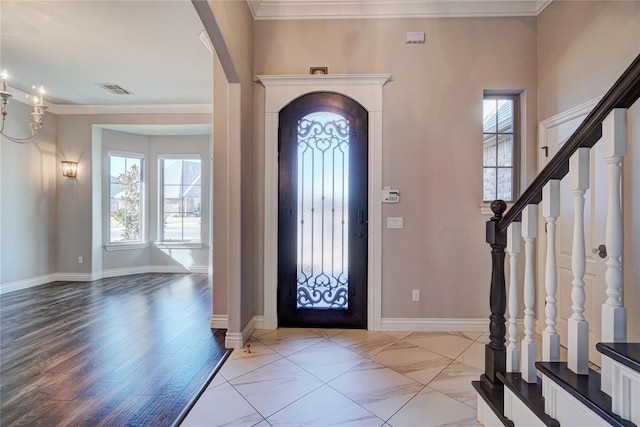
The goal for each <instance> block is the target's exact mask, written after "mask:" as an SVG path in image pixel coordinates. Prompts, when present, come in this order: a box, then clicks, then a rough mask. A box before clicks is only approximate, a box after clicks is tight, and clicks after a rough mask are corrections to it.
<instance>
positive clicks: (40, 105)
mask: <svg viewBox="0 0 640 427" xmlns="http://www.w3.org/2000/svg"><path fill="white" fill-rule="evenodd" d="M8 78H9V75H8V74H7V70H3V71H2V90H0V98H2V110H1V113H2V127H1V128H0V135H2V136H4V137H5V138H7V139H8V140H9V141H12V142H15V143H18V144H26V143H28V142H31V141H32V140H33V138H35V137H36V135H37V134H38V131H40V129H41V128H42V124H43V119H44V112H45V111H46V110H47V107H46V106H45V105H44V87H43V86H40V87H39V88H37V91H38V93H39V96H33V98H32V101H33V112H32V113H31V136H30V137H28V138H16V137H13V136H10V135H7V134H6V133H5V132H4V125H5V120H6V118H7V104H8V103H9V98H11V97H12V95H11V94H10V93H9V92H8V91H7V79H8ZM32 89H36V87H35V86H33V87H32ZM27 97H29V95H27Z"/></svg>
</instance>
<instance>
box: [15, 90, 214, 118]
mask: <svg viewBox="0 0 640 427" xmlns="http://www.w3.org/2000/svg"><path fill="white" fill-rule="evenodd" d="M8 91H9V93H10V94H11V96H12V98H11V101H17V102H20V103H23V104H27V105H32V103H31V96H30V95H29V94H28V93H26V92H23V91H21V90H20V89H16V88H14V87H9V89H8ZM44 105H45V106H46V107H47V113H52V114H213V104H154V105H80V104H73V105H72V104H54V103H53V102H49V101H46V100H45V103H44Z"/></svg>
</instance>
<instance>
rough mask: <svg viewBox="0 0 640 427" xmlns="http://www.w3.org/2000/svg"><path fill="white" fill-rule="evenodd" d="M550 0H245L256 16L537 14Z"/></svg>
mask: <svg viewBox="0 0 640 427" xmlns="http://www.w3.org/2000/svg"><path fill="white" fill-rule="evenodd" d="M552 1H553V0H514V1H505V0H462V1H458V0H456V1H451V0H449V1H444V0H343V1H336V0H333V1H327V0H304V1H301V0H247V4H248V5H249V9H250V10H251V13H252V15H253V17H254V19H256V20H287V19H363V18H365V19H366V18H370V19H375V18H377V19H379V18H467V17H510V16H538V15H539V14H540V13H541V12H542V11H543V10H544V9H545V8H546V7H547V6H548V5H549V4H551V2H552Z"/></svg>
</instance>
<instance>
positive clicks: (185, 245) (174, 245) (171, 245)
mask: <svg viewBox="0 0 640 427" xmlns="http://www.w3.org/2000/svg"><path fill="white" fill-rule="evenodd" d="M155 246H156V248H158V249H202V248H203V247H204V245H203V244H202V243H196V242H156V243H155Z"/></svg>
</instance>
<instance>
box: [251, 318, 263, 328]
mask: <svg viewBox="0 0 640 427" xmlns="http://www.w3.org/2000/svg"><path fill="white" fill-rule="evenodd" d="M253 329H254V330H255V329H265V327H264V316H253Z"/></svg>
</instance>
